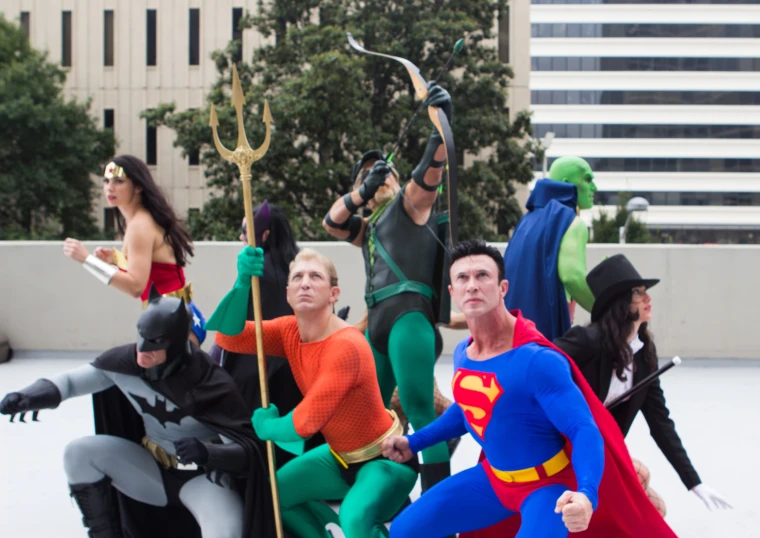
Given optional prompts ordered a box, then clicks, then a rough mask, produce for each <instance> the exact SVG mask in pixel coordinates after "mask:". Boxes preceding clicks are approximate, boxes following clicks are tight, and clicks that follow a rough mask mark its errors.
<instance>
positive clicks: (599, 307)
mask: <svg viewBox="0 0 760 538" xmlns="http://www.w3.org/2000/svg"><path fill="white" fill-rule="evenodd" d="M659 281H660V279H658V278H641V275H640V274H639V272H638V271H637V270H636V268H635V267H634V266H633V265H632V264H631V262H630V261H628V258H626V257H625V256H623V255H622V254H615V255H614V256H611V257H609V258H607V259H606V260H604V261H603V262H601V263H600V264H599V265H597V266H596V267H594V268H593V269H592V270H591V271H590V272H589V274H588V276H587V277H586V282H587V283H588V287H589V288H591V292H592V293H593V294H594V297H595V301H594V307H593V308H592V309H591V321H592V322H594V321H598V320H599V318H600V317H601V316H602V314H604V311H605V310H607V308H608V307H609V306H610V303H612V301H614V300H615V299H617V298H618V297H619V296H620V295H622V294H623V293H626V292H629V291H631V289H633V288H635V287H638V286H646V288H647V289H649V288H651V287H652V286H654V285H655V284H657V283H658V282H659Z"/></svg>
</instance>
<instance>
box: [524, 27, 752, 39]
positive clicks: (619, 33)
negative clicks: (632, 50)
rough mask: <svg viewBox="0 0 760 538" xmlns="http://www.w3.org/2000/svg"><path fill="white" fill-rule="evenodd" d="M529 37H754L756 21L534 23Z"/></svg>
mask: <svg viewBox="0 0 760 538" xmlns="http://www.w3.org/2000/svg"><path fill="white" fill-rule="evenodd" d="M531 37H543V38H546V37H628V38H639V37H662V38H685V37H704V38H718V39H720V38H737V37H743V38H753V37H754V38H756V37H760V26H758V25H757V24H615V23H611V24H598V23H583V24H576V23H570V24H565V23H536V24H532V25H531Z"/></svg>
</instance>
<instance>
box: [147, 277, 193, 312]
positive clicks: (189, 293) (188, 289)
mask: <svg viewBox="0 0 760 538" xmlns="http://www.w3.org/2000/svg"><path fill="white" fill-rule="evenodd" d="M162 297H176V298H178V299H182V300H183V301H185V304H190V301H192V300H193V283H192V282H188V283H187V284H185V286H184V287H182V288H180V289H178V290H177V291H170V292H169V293H164V294H163V295H162ZM146 308H148V301H143V310H145V309H146Z"/></svg>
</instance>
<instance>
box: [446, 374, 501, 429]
mask: <svg viewBox="0 0 760 538" xmlns="http://www.w3.org/2000/svg"><path fill="white" fill-rule="evenodd" d="M451 385H452V387H453V389H454V400H456V402H457V404H459V407H461V408H462V411H464V416H465V418H466V419H467V422H469V423H470V426H472V429H473V431H474V432H475V433H477V434H478V436H479V437H480V439H481V440H485V432H486V428H487V427H488V423H489V422H490V421H491V417H492V416H493V408H494V406H495V405H496V402H497V401H499V398H501V395H502V394H504V389H502V388H501V385H499V381H498V380H497V379H496V374H494V373H491V372H476V371H474V370H466V369H464V368H460V369H458V370H457V371H456V374H454V380H453V381H452V382H451Z"/></svg>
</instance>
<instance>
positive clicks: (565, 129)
mask: <svg viewBox="0 0 760 538" xmlns="http://www.w3.org/2000/svg"><path fill="white" fill-rule="evenodd" d="M550 131H551V132H553V133H554V134H555V135H556V136H557V137H558V138H745V139H752V138H754V139H760V126H758V125H643V124H640V125H615V124H599V123H582V124H578V123H538V124H533V135H534V136H535V137H536V138H543V137H544V136H546V133H548V132H550Z"/></svg>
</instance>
